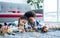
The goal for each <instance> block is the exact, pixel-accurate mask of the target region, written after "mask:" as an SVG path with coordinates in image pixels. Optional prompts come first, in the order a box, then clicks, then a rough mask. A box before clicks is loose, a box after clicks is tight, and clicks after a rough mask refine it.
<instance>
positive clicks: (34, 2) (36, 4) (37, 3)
mask: <svg viewBox="0 0 60 38" xmlns="http://www.w3.org/2000/svg"><path fill="white" fill-rule="evenodd" d="M43 1H44V0H27V3H28V4H30V5H34V8H35V9H40V8H42V7H43V6H42V5H40V4H41V3H43Z"/></svg>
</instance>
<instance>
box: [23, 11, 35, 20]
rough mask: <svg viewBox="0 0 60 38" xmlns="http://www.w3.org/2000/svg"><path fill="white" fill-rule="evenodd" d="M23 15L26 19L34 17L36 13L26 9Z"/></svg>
mask: <svg viewBox="0 0 60 38" xmlns="http://www.w3.org/2000/svg"><path fill="white" fill-rule="evenodd" d="M24 16H26V17H27V19H28V18H29V17H35V16H36V14H35V12H34V11H28V12H26V13H25V14H24Z"/></svg>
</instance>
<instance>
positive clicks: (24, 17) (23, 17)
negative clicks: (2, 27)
mask: <svg viewBox="0 0 60 38" xmlns="http://www.w3.org/2000/svg"><path fill="white" fill-rule="evenodd" d="M20 19H27V18H26V16H22V17H20V18H19V20H18V27H19V24H20Z"/></svg>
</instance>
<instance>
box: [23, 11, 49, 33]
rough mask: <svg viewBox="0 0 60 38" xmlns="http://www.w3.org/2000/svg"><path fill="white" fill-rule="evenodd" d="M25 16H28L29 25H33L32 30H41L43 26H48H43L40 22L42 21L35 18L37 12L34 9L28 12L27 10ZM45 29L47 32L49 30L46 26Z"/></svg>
mask: <svg viewBox="0 0 60 38" xmlns="http://www.w3.org/2000/svg"><path fill="white" fill-rule="evenodd" d="M24 16H26V17H27V19H28V25H30V26H31V27H32V30H40V29H42V28H43V27H46V26H42V25H41V24H40V22H39V21H37V20H36V19H35V17H36V14H35V12H34V11H28V12H26V13H25V14H24ZM43 31H44V32H47V31H48V30H47V29H45V28H44V29H43Z"/></svg>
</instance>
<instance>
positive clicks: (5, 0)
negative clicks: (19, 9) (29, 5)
mask: <svg viewBox="0 0 60 38" xmlns="http://www.w3.org/2000/svg"><path fill="white" fill-rule="evenodd" d="M26 1H27V0H0V2H12V3H26Z"/></svg>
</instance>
